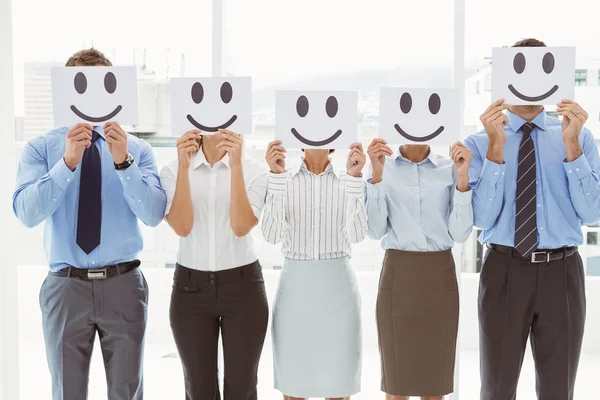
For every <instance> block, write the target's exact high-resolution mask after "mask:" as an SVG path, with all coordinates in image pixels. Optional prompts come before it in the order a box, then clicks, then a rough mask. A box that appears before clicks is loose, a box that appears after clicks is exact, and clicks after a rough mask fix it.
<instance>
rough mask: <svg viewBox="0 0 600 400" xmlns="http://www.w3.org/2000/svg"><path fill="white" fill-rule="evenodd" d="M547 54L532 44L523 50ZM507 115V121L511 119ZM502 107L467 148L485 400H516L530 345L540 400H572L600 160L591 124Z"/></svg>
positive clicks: (562, 111)
mask: <svg viewBox="0 0 600 400" xmlns="http://www.w3.org/2000/svg"><path fill="white" fill-rule="evenodd" d="M529 46H540V47H541V46H545V44H544V43H542V42H540V41H538V40H535V39H526V40H523V41H520V42H518V43H516V44H515V47H529ZM505 111H506V112H505ZM557 111H558V114H559V115H560V116H562V121H561V120H559V119H555V118H552V117H549V116H547V115H546V113H545V111H544V107H543V106H537V105H526V106H511V105H507V104H504V100H503V99H500V100H498V101H496V102H495V103H493V104H492V105H491V106H490V107H488V109H487V110H486V111H485V113H484V114H483V115H482V116H481V121H482V122H483V125H484V131H482V132H480V133H477V134H475V135H473V136H471V137H469V138H467V140H466V141H465V145H466V146H467V147H468V148H469V149H470V150H471V152H472V153H473V161H472V162H471V166H470V169H469V176H470V177H471V182H470V185H471V186H472V188H473V210H474V220H475V226H477V227H479V228H481V229H482V230H483V233H482V235H481V238H480V241H481V242H482V243H485V244H487V246H488V248H489V252H488V254H487V257H486V259H485V262H484V264H483V269H482V272H481V278H480V290H479V326H480V330H479V331H480V350H481V400H514V399H515V398H516V390H517V383H518V379H519V374H520V370H521V364H522V361H523V355H524V352H525V348H526V345H527V339H528V337H529V338H530V340H531V347H532V351H533V355H534V359H535V367H536V372H537V385H536V386H537V392H538V398H539V399H540V400H566V399H569V400H570V399H572V398H573V391H574V386H575V377H576V374H577V366H578V363H579V356H580V352H581V343H582V338H583V331H584V324H585V277H584V271H583V265H582V261H581V257H580V256H579V253H578V252H577V246H578V245H581V244H582V243H583V240H584V238H583V234H582V230H581V224H592V223H596V222H598V221H599V220H600V178H599V177H598V173H600V156H599V155H598V149H597V147H596V144H595V143H594V137H593V136H592V134H591V132H590V131H589V130H587V129H585V128H584V127H583V125H584V123H585V121H586V120H587V117H588V114H587V113H586V112H585V111H584V110H583V109H582V108H581V107H580V106H579V105H578V104H577V103H575V102H573V101H570V100H564V101H562V102H561V103H560V104H559V105H558V108H557Z"/></svg>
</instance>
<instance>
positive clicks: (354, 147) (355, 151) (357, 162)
mask: <svg viewBox="0 0 600 400" xmlns="http://www.w3.org/2000/svg"><path fill="white" fill-rule="evenodd" d="M366 162H367V157H366V156H365V152H364V151H363V147H362V144H360V143H352V144H351V145H350V154H348V161H347V162H346V172H347V173H348V175H350V176H353V177H355V178H360V177H361V176H362V169H363V167H364V166H365V164H366Z"/></svg>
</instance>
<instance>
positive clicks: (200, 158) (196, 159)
mask: <svg viewBox="0 0 600 400" xmlns="http://www.w3.org/2000/svg"><path fill="white" fill-rule="evenodd" d="M219 163H223V165H225V166H226V167H227V168H228V169H229V154H227V153H225V156H223V158H221V159H220V160H219V161H217V162H216V163H215V165H218V164H219ZM202 164H206V165H208V166H209V167H210V164H209V163H208V161H207V160H206V156H205V155H204V152H203V151H202V147H200V149H199V150H198V151H197V152H196V154H194V156H193V159H192V164H191V165H192V170H195V169H197V168H198V167H200V166H201V165H202Z"/></svg>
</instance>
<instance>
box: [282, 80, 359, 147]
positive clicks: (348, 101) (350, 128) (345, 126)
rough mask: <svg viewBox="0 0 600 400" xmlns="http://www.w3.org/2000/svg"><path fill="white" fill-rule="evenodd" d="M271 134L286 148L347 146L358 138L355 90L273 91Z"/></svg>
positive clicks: (356, 95)
mask: <svg viewBox="0 0 600 400" xmlns="http://www.w3.org/2000/svg"><path fill="white" fill-rule="evenodd" d="M275 103H276V104H275V108H276V110H275V138H276V139H278V140H281V141H282V142H283V143H282V145H283V146H284V147H285V148H288V149H311V148H313V149H319V148H321V149H348V148H349V147H350V145H351V144H352V143H354V142H356V141H357V140H358V127H357V123H358V111H357V110H358V94H357V92H353V91H293V90H289V91H288V90H283V91H277V92H276V94H275Z"/></svg>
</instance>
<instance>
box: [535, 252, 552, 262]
mask: <svg viewBox="0 0 600 400" xmlns="http://www.w3.org/2000/svg"><path fill="white" fill-rule="evenodd" d="M538 255H545V256H546V257H543V258H541V259H539V258H538V257H537V256H538ZM531 262H532V263H534V264H538V263H547V262H550V252H549V251H534V252H533V253H531Z"/></svg>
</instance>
